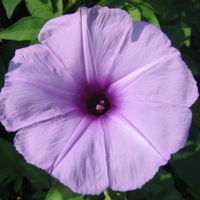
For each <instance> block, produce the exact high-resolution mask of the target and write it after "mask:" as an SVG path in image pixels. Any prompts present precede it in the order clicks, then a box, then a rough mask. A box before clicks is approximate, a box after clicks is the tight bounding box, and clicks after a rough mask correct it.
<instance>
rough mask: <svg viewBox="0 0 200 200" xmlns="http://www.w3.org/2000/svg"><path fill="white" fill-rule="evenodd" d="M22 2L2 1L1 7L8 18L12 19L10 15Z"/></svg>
mask: <svg viewBox="0 0 200 200" xmlns="http://www.w3.org/2000/svg"><path fill="white" fill-rule="evenodd" d="M21 1H22V0H2V3H3V6H4V8H5V10H6V14H7V16H8V18H11V17H12V14H13V12H14V10H15V8H16V7H17V5H18V4H19V3H20V2H21Z"/></svg>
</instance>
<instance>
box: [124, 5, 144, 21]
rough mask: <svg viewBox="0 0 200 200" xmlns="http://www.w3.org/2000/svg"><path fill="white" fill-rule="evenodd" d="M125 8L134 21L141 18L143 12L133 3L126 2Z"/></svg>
mask: <svg viewBox="0 0 200 200" xmlns="http://www.w3.org/2000/svg"><path fill="white" fill-rule="evenodd" d="M124 9H125V10H126V11H127V12H128V13H129V14H130V15H131V17H132V19H133V21H134V22H135V21H140V20H141V13H140V11H139V9H138V8H136V7H135V6H134V5H133V4H130V3H126V4H125V7H124Z"/></svg>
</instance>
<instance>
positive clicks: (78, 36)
mask: <svg viewBox="0 0 200 200" xmlns="http://www.w3.org/2000/svg"><path fill="white" fill-rule="evenodd" d="M82 25H83V24H82V14H81V12H77V13H75V14H71V15H64V16H61V17H57V18H55V19H52V20H50V21H48V22H47V23H46V24H45V25H44V27H43V28H42V29H41V31H40V34H39V36H38V38H39V40H40V41H41V43H43V44H45V45H46V46H47V47H48V48H49V49H50V50H51V51H52V52H53V54H55V56H56V57H57V58H58V59H59V60H60V61H61V62H62V63H63V65H64V66H65V70H66V71H67V72H68V73H69V74H70V75H71V76H72V77H73V78H74V79H75V80H76V81H77V82H79V83H81V84H85V83H86V82H88V80H87V79H86V78H87V76H86V73H87V71H86V69H85V67H88V69H92V68H93V66H92V63H87V61H86V59H87V55H88V56H90V54H89V53H88V52H85V51H84V48H85V46H83V45H85V43H84V41H83V33H82ZM83 26H85V24H84V25H83ZM83 43H84V44H83ZM87 45H88V44H86V46H87ZM85 54H86V55H85ZM85 62H86V63H85ZM85 64H88V65H89V66H88V65H87V66H85Z"/></svg>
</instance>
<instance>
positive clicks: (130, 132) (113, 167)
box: [102, 112, 167, 191]
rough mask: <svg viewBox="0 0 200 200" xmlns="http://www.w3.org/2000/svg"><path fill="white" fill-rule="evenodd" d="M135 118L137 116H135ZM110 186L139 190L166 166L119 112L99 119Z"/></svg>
mask: <svg viewBox="0 0 200 200" xmlns="http://www.w3.org/2000/svg"><path fill="white" fill-rule="evenodd" d="M135 117H137V116H135ZM102 127H103V130H104V132H105V142H106V146H105V147H106V154H107V164H108V172H109V181H110V187H111V188H112V189H113V190H118V191H127V190H133V189H136V188H141V187H142V186H143V185H144V184H145V183H146V182H147V181H149V180H150V179H151V178H153V176H154V175H155V173H156V172H157V171H158V169H159V167H160V166H161V165H164V164H166V163H167V160H166V158H165V157H164V156H163V155H162V154H160V152H159V151H158V150H157V149H156V148H155V147H154V146H153V144H151V143H150V141H149V140H148V139H147V138H145V137H144V136H143V135H142V134H141V133H140V132H139V130H138V129H137V128H136V127H135V126H134V125H132V124H131V123H130V122H128V121H127V120H126V118H124V117H123V116H122V115H121V114H120V113H119V112H115V113H113V114H112V115H107V119H104V120H102Z"/></svg>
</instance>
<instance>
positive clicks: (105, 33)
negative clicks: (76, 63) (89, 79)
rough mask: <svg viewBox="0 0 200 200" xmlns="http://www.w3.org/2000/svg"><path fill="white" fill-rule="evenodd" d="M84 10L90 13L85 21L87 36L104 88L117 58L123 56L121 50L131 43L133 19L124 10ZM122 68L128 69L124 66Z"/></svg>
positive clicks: (97, 72) (100, 81) (99, 8)
mask: <svg viewBox="0 0 200 200" xmlns="http://www.w3.org/2000/svg"><path fill="white" fill-rule="evenodd" d="M83 12H85V13H86V12H87V15H88V16H87V23H85V26H88V27H87V29H88V31H87V37H88V38H89V42H90V47H91V49H92V56H93V59H94V60H95V61H96V66H95V71H96V76H97V78H98V82H99V84H100V86H101V87H102V88H103V87H104V86H105V85H106V84H108V83H109V82H110V80H109V79H110V77H109V75H110V73H113V69H114V68H115V67H118V66H116V65H115V64H114V62H115V59H116V58H117V57H118V56H121V51H123V49H124V48H126V45H127V43H128V44H129V43H131V34H132V30H133V27H132V19H131V18H130V16H129V15H128V14H127V13H126V12H125V11H123V10H120V9H109V8H107V7H96V8H93V9H87V10H86V9H83ZM129 54H130V52H129V53H128V54H126V56H125V57H124V59H127V56H129ZM131 54H132V52H131ZM122 68H123V70H126V69H124V66H123V67H122ZM122 68H121V69H122ZM123 70H122V71H123ZM120 73H121V72H120ZM115 76H116V74H115ZM117 76H119V74H118V75H117Z"/></svg>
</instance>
